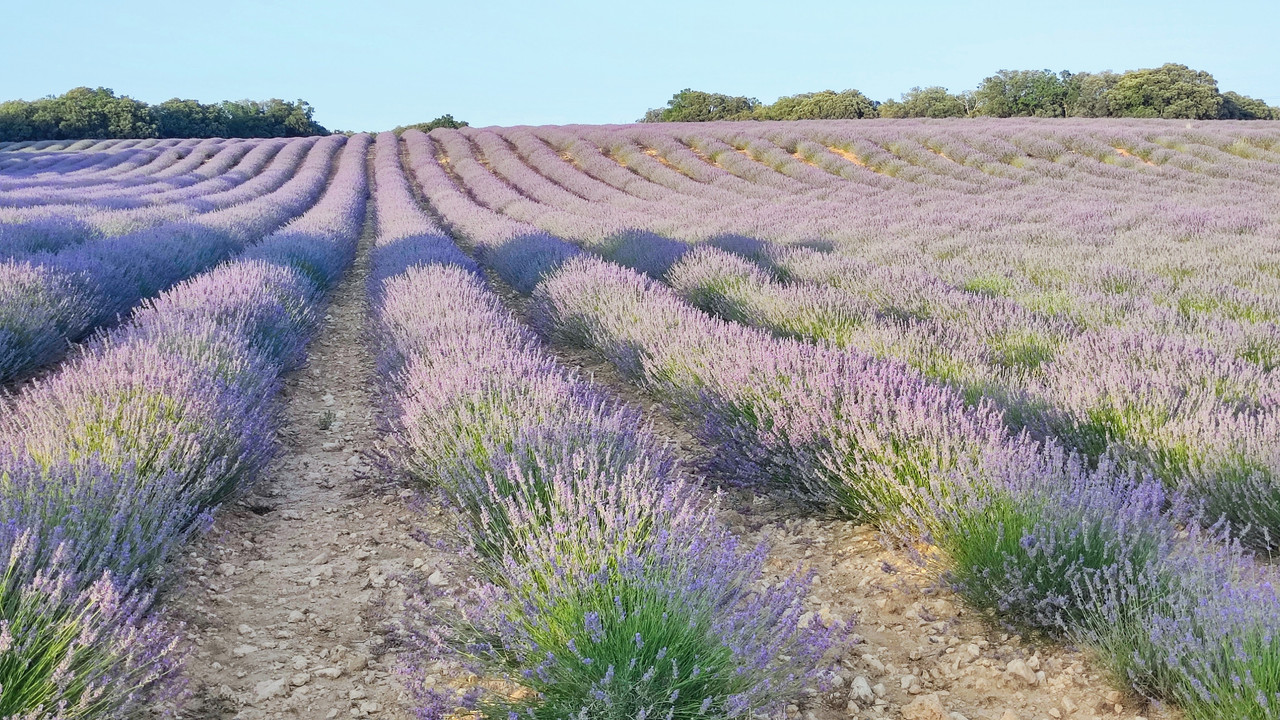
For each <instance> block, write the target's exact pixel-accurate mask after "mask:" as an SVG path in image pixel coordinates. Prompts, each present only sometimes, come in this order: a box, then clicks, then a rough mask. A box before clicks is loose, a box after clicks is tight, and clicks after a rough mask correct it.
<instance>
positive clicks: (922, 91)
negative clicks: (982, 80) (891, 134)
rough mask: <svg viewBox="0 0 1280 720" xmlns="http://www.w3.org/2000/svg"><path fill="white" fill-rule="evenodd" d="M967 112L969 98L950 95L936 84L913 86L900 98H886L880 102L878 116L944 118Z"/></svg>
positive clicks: (964, 114)
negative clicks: (925, 86) (924, 86)
mask: <svg viewBox="0 0 1280 720" xmlns="http://www.w3.org/2000/svg"><path fill="white" fill-rule="evenodd" d="M968 114H969V98H967V97H965V96H963V95H952V94H951V93H949V92H947V89H946V88H944V87H939V86H937V85H934V86H932V87H927V88H922V87H918V86H917V87H913V88H911V89H910V90H908V91H907V92H905V93H903V94H902V99H901V100H886V101H885V102H883V103H881V104H880V117H887V118H921V117H924V118H944V117H964V116H966V115H968Z"/></svg>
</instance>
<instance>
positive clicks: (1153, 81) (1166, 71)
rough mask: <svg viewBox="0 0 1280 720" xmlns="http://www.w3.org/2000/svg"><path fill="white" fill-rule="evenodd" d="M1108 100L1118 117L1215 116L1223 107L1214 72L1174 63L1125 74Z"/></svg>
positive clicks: (1209, 117)
mask: <svg viewBox="0 0 1280 720" xmlns="http://www.w3.org/2000/svg"><path fill="white" fill-rule="evenodd" d="M1107 101H1108V103H1109V104H1110V105H1111V108H1112V113H1113V114H1114V115H1116V116H1118V117H1137V118H1188V119H1193V120H1212V119H1215V118H1217V117H1218V115H1219V112H1220V111H1221V110H1222V95H1220V94H1219V93H1218V81H1217V80H1214V79H1213V76H1212V75H1210V74H1209V73H1207V72H1204V71H1203V70H1192V69H1191V68H1189V67H1187V66H1186V65H1177V64H1174V63H1167V64H1165V65H1161V66H1160V67H1158V68H1148V69H1145V70H1130V71H1129V72H1127V73H1125V74H1124V75H1121V76H1120V79H1119V80H1117V81H1116V84H1115V85H1114V86H1112V88H1111V89H1110V90H1109V91H1107Z"/></svg>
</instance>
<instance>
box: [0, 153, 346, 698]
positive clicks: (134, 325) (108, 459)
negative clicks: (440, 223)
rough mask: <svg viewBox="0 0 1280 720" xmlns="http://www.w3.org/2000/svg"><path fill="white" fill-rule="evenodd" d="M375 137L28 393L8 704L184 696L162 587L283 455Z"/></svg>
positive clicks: (15, 502)
mask: <svg viewBox="0 0 1280 720" xmlns="http://www.w3.org/2000/svg"><path fill="white" fill-rule="evenodd" d="M367 147H368V138H367V136H357V137H355V138H353V139H351V140H350V141H349V142H348V143H347V144H346V148H345V149H344V151H343V155H342V159H341V161H340V163H339V168H338V170H337V172H336V174H335V175H334V178H333V182H332V183H331V185H330V187H329V189H328V190H327V191H326V193H325V195H324V197H323V198H322V199H321V201H320V202H319V203H317V204H316V205H315V207H314V208H312V209H311V211H309V212H308V213H306V214H305V215H303V216H302V217H301V218H299V219H298V220H296V221H294V222H293V223H291V224H290V225H289V226H288V227H286V228H284V229H282V230H280V231H279V232H276V233H274V234H273V235H271V236H270V237H268V238H267V239H265V240H264V241H262V242H261V243H259V244H257V245H255V246H253V247H252V248H251V249H249V250H248V251H247V252H246V253H244V254H243V255H242V256H241V257H240V258H239V259H238V260H237V261H236V262H233V263H229V264H226V265H223V266H221V267H219V268H217V269H215V270H213V271H210V272H208V273H205V274H203V275H200V276H198V277H196V278H193V279H191V280H188V281H186V282H184V283H181V284H179V285H177V286H175V287H174V288H172V289H170V290H169V291H167V292H165V293H163V294H161V295H160V296H159V297H157V298H156V299H154V300H152V301H149V302H148V303H147V304H146V305H145V306H144V307H142V308H140V309H139V310H138V311H137V312H136V313H135V314H134V316H133V318H132V320H131V322H130V323H129V324H128V325H125V326H122V327H121V328H119V329H117V330H115V331H113V332H111V333H109V334H107V335H104V336H102V337H101V338H100V339H98V340H95V341H94V342H93V343H92V344H90V345H89V346H88V347H87V348H86V349H85V350H84V352H83V354H81V355H80V356H79V357H77V358H76V359H75V360H74V361H73V362H71V363H69V365H68V367H66V368H65V369H63V370H62V371H60V372H59V373H57V374H55V375H53V376H50V377H49V378H46V379H43V380H40V381H38V382H36V383H34V384H33V385H32V386H31V387H30V388H28V389H27V390H26V391H24V392H23V393H22V394H21V395H20V396H19V397H17V398H16V400H15V402H14V405H13V408H12V412H11V413H10V415H9V416H7V417H6V418H5V420H4V423H3V427H2V428H0V435H2V436H3V438H4V443H3V445H4V451H3V454H2V457H3V463H4V464H3V469H2V470H0V472H3V475H4V477H5V480H6V482H5V483H4V487H3V489H2V490H0V529H3V533H0V539H2V540H3V544H2V545H0V548H2V549H3V552H4V555H5V556H6V557H8V558H9V561H8V562H9V565H8V568H9V571H8V573H7V574H6V575H5V576H4V580H3V582H2V583H0V593H3V597H4V598H5V602H4V603H3V604H0V628H3V629H2V630H0V649H2V650H3V652H0V685H2V686H3V687H4V690H5V692H4V693H3V699H0V709H3V711H4V715H5V716H6V717H8V716H13V717H32V718H106V717H125V716H132V715H133V714H136V713H138V712H145V711H150V710H158V709H164V708H165V707H168V706H171V705H172V704H174V703H177V702H180V701H181V700H182V685H181V682H180V680H179V677H178V675H179V670H180V662H181V653H180V652H179V651H178V649H177V648H178V639H177V636H176V635H175V633H174V631H173V629H172V628H170V627H169V626H168V624H167V623H165V622H164V621H163V620H162V619H160V618H159V617H158V616H156V615H155V614H153V613H152V612H151V611H149V610H148V607H149V605H150V603H151V600H152V596H151V595H150V591H148V590H147V589H146V588H147V587H148V585H149V584H151V583H152V582H153V581H154V580H155V579H156V578H157V577H158V576H159V575H160V574H161V573H162V572H163V565H164V563H165V561H166V560H167V558H168V557H169V556H171V555H172V553H173V552H174V550H176V549H177V548H178V547H180V546H181V544H182V543H183V542H184V541H185V540H186V539H187V538H188V537H189V536H190V535H191V534H192V533H193V532H197V531H198V530H200V529H201V528H202V527H203V526H204V525H205V523H206V522H207V518H208V515H209V513H210V512H211V511H212V509H213V508H214V507H216V505H217V504H218V503H220V502H221V501H222V500H223V499H225V498H226V497H227V496H228V495H229V494H230V493H232V492H234V491H235V489H236V488H237V487H238V486H241V485H243V484H245V483H247V482H250V481H252V480H253V478H254V477H255V475H256V474H257V472H258V471H259V470H260V469H261V468H262V467H263V465H264V463H265V462H266V461H267V459H268V458H269V457H270V455H271V452H272V444H271V438H272V436H273V434H274V433H273V430H274V427H275V423H276V408H275V402H276V399H275V398H276V394H277V391H278V389H279V378H280V374H281V373H282V372H284V371H285V370H287V369H288V368H290V367H292V366H293V365H294V364H296V363H297V362H298V361H299V360H300V358H301V356H302V352H303V348H304V346H305V342H306V339H307V337H308V336H309V334H310V333H311V332H312V331H313V330H314V328H315V326H316V325H317V307H318V305H319V303H321V302H322V301H323V299H324V296H325V294H326V292H327V290H328V289H329V288H330V287H331V286H332V284H333V282H334V281H335V280H336V279H337V278H338V276H339V275H340V274H341V273H342V272H343V270H344V269H345V268H346V267H347V266H348V265H349V263H350V261H351V258H352V256H353V254H354V249H355V243H356V240H357V238H358V236H359V232H360V229H361V226H362V223H363V219H364V205H365V198H366V196H367V184H366V178H365V173H364V164H365V153H366V151H367Z"/></svg>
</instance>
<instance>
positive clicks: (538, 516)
mask: <svg viewBox="0 0 1280 720" xmlns="http://www.w3.org/2000/svg"><path fill="white" fill-rule="evenodd" d="M421 139H422V136H421V135H419V136H418V137H417V138H415V137H413V136H410V138H409V142H410V147H415V146H416V143H415V140H417V141H420V140H421ZM415 156H417V157H419V158H420V155H418V154H417V153H415ZM376 173H377V176H376V177H377V192H376V198H377V210H378V223H379V236H378V242H377V247H376V248H375V250H374V256H373V267H374V273H373V277H372V278H371V293H372V295H373V298H374V302H375V309H374V318H375V326H376V328H377V335H378V338H379V341H380V345H381V352H380V363H379V365H380V367H379V369H380V371H381V375H382V376H383V377H384V378H386V380H385V382H384V385H383V390H384V395H385V396H386V402H387V406H388V408H389V412H388V420H389V426H390V428H391V433H392V434H391V437H392V439H393V441H394V443H395V448H396V452H395V454H394V457H395V458H396V459H397V461H398V464H399V466H400V468H401V469H402V470H403V471H404V472H406V473H407V474H408V475H409V476H410V477H413V478H414V479H416V480H419V481H421V482H423V483H424V484H426V485H427V486H428V487H430V488H433V489H434V490H436V491H438V492H439V493H440V494H441V495H442V496H443V497H444V498H445V500H446V502H447V504H448V505H449V506H450V507H452V508H453V509H454V510H455V511H456V514H457V517H458V519H459V522H460V525H461V527H462V533H463V537H464V538H466V539H467V541H468V543H469V545H470V547H471V550H472V551H473V554H474V559H475V568H476V573H477V575H478V576H479V577H480V578H481V579H482V581H481V584H480V585H478V586H477V587H475V588H474V589H473V591H472V593H471V596H470V597H469V598H467V599H466V600H464V601H462V602H458V603H456V604H455V603H450V607H452V608H455V609H453V610H450V611H448V612H442V611H440V610H439V609H438V603H437V602H435V601H436V600H437V599H438V598H437V597H436V595H437V594H438V591H437V590H436V589H435V588H433V587H432V586H430V585H429V584H428V583H423V584H422V586H421V587H419V588H417V592H416V593H415V594H414V595H413V596H412V597H411V602H410V604H409V607H410V613H409V618H410V619H409V620H408V621H407V623H406V628H405V630H406V633H405V639H406V640H407V641H408V642H409V643H410V647H411V648H412V649H413V652H412V653H411V654H410V656H411V660H410V662H409V663H408V667H407V671H406V676H407V677H408V679H409V685H410V688H411V689H412V690H413V692H414V695H415V698H416V708H415V709H416V712H417V715H418V716H419V717H421V718H433V719H441V718H446V717H454V716H455V715H456V713H458V712H461V711H463V710H464V709H466V710H473V711H474V710H479V711H480V712H481V714H482V715H483V716H484V717H489V718H507V717H509V716H514V715H517V714H518V715H519V716H521V717H524V716H526V714H527V715H528V716H530V717H533V716H537V717H591V718H599V719H602V720H604V719H615V718H616V719H618V720H622V719H623V718H626V719H630V718H635V717H695V716H704V717H744V718H745V717H754V716H756V714H757V713H766V712H770V711H776V710H779V709H781V708H782V707H784V706H785V705H786V704H788V703H789V702H792V701H794V699H795V698H796V697H797V696H798V695H799V693H800V692H801V691H802V690H803V689H804V688H805V687H806V686H810V685H817V684H818V683H819V675H820V672H819V665H820V663H821V661H822V658H823V655H824V654H825V651H826V650H827V648H828V647H829V646H830V644H831V642H832V641H833V640H834V639H835V638H836V637H837V636H838V635H839V634H840V632H841V630H840V629H835V628H832V629H826V628H822V627H820V626H815V627H813V628H811V629H804V628H802V627H801V623H800V621H799V619H800V616H801V614H802V613H803V612H804V605H803V600H804V595H805V592H806V590H807V585H808V582H807V580H806V579H805V578H803V577H796V576H793V577H791V578H789V579H787V578H783V579H782V582H779V583H775V584H773V585H772V586H771V587H770V588H769V589H768V590H767V591H765V592H763V593H758V591H757V589H756V588H758V587H760V585H758V584H757V583H760V582H761V579H762V578H761V575H762V571H763V561H764V558H765V553H764V548H755V549H743V548H739V547H738V546H737V544H736V542H735V541H734V539H733V538H732V536H730V535H729V534H728V533H727V532H726V530H725V529H724V528H722V527H720V526H719V525H718V522H717V520H716V516H717V508H716V505H715V503H714V502H711V503H708V502H706V501H704V500H701V499H700V498H699V493H698V491H697V490H696V488H695V487H693V486H692V485H690V484H689V483H688V481H687V480H685V479H684V478H683V476H682V474H681V472H680V470H678V469H677V468H676V467H675V465H674V462H673V460H672V458H671V456H670V455H669V454H668V452H667V451H666V450H665V448H664V447H663V446H662V445H661V444H660V443H659V442H658V441H657V439H656V438H655V437H654V436H653V435H652V433H651V431H650V429H649V428H648V427H647V426H646V425H645V423H644V422H643V420H642V418H641V417H640V415H639V413H638V412H637V411H636V409H634V408H632V407H630V406H627V405H625V404H622V403H620V402H618V401H617V400H615V399H612V398H610V397H608V396H607V395H606V394H605V393H603V392H602V391H601V390H600V389H599V388H597V387H596V386H595V385H594V384H592V383H590V382H588V381H585V380H583V379H582V378H581V377H579V376H578V375H576V374H575V373H572V372H569V371H567V370H565V369H564V368H562V367H561V366H559V365H558V364H557V363H556V362H555V361H554V360H553V359H552V358H551V357H549V356H548V355H547V354H546V353H545V352H544V351H543V350H542V349H541V347H540V344H539V342H538V340H537V339H536V337H534V336H533V334H532V333H531V332H529V331H528V330H527V329H525V328H524V327H523V326H522V325H521V324H520V323H519V322H518V321H516V320H515V319H514V318H513V317H512V316H511V315H510V314H509V313H508V312H507V311H505V310H504V309H503V308H502V305H501V303H500V301H499V300H498V298H497V296H496V295H494V294H493V293H492V292H491V291H490V290H488V289H487V288H486V287H485V285H484V283H483V281H482V280H481V278H480V274H479V271H478V270H477V268H476V267H475V265H474V263H473V262H471V260H470V259H468V258H467V257H466V256H465V255H463V254H462V252H461V251H459V249H458V248H457V246H456V245H455V244H454V243H453V242H452V241H451V240H450V238H449V237H448V236H447V235H445V234H444V233H443V232H442V231H441V230H440V229H439V228H438V227H437V226H436V225H435V224H434V223H433V222H432V221H431V220H430V219H429V218H428V217H426V216H425V215H423V213H422V211H421V210H420V209H419V208H418V206H417V202H416V200H415V199H414V197H413V195H412V193H411V191H410V188H409V186H408V184H407V182H406V180H405V176H404V173H403V171H402V169H401V167H400V158H399V141H398V140H397V138H396V137H395V136H394V135H391V134H390V133H387V134H384V135H382V136H379V138H378V144H377V156H376ZM437 662H446V663H460V664H461V665H462V666H463V667H465V668H467V669H468V670H470V671H472V672H475V673H477V674H478V675H480V676H481V677H484V678H491V679H494V680H497V681H499V683H500V684H499V685H498V686H494V684H493V683H489V682H486V683H485V684H484V685H485V686H487V687H490V689H489V691H488V692H484V691H483V690H481V689H473V690H468V691H462V690H455V689H452V688H449V687H447V686H438V685H435V684H433V683H431V682H429V681H428V680H427V678H428V676H429V675H430V674H431V672H430V668H431V667H432V666H433V664H434V663H437ZM522 688H523V690H521V689H522ZM528 691H532V693H530V692H528Z"/></svg>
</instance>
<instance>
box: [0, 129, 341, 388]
mask: <svg viewBox="0 0 1280 720" xmlns="http://www.w3.org/2000/svg"><path fill="white" fill-rule="evenodd" d="M342 142H343V138H341V137H334V138H325V139H322V140H320V141H319V142H317V143H316V144H315V145H314V146H312V151H311V152H309V153H308V154H307V156H306V159H305V161H304V162H303V163H302V164H301V166H300V167H298V168H297V171H296V173H292V176H291V177H289V178H288V179H287V180H285V179H284V177H279V178H275V179H273V182H274V181H276V180H278V181H279V182H280V183H281V184H279V185H278V189H276V190H275V191H274V192H271V193H269V194H267V195H263V196H261V197H257V198H254V199H250V200H249V201H247V202H243V203H242V204H239V205H232V206H231V207H228V208H225V209H223V210H220V211H217V212H213V213H209V214H206V215H201V216H197V217H195V218H193V219H191V220H189V221H185V222H176V223H169V224H166V225H161V226H158V227H156V228H153V229H149V230H144V231H140V232H137V233H132V234H129V235H124V236H120V237H114V238H108V239H104V240H100V241H95V242H89V243H84V244H81V245H76V246H73V247H71V248H69V249H66V250H63V251H62V252H59V253H55V254H48V255H37V256H32V257H31V258H29V259H27V260H24V261H21V262H17V261H12V260H11V261H8V262H6V263H2V264H0V380H8V379H11V378H13V377H15V376H18V375H20V374H22V373H25V372H28V371H30V370H32V369H34V368H36V367H39V366H40V365H42V364H44V363H46V362H48V361H50V360H52V359H54V358H56V357H58V356H59V355H60V354H61V353H62V352H64V351H65V349H66V346H67V343H68V341H72V340H76V339H78V338H80V337H82V336H83V335H84V334H85V333H87V332H89V331H90V330H92V329H93V328H95V327H98V326H99V325H102V324H103V323H107V322H110V321H112V320H114V319H115V317H116V316H117V315H118V314H120V313H123V312H127V311H128V310H129V309H130V308H131V307H133V306H134V305H136V304H137V303H138V302H139V301H140V300H142V299H143V298H147V297H151V296H153V295H155V294H156V293H158V292H160V291H161V290H164V289H165V288H167V287H169V286H170V285H172V284H173V283H175V282H178V281H180V280H182V279H184V278H187V277H190V276H191V275H193V274H194V273H197V272H200V271H202V270H204V269H207V268H209V267H211V266H213V265H214V264H216V263H218V262H221V261H222V260H225V259H226V258H228V257H230V256H231V255H232V254H234V253H235V252H237V251H239V250H241V249H243V248H244V247H245V246H246V245H248V244H249V243H252V242H256V241H258V240H259V239H261V238H262V237H264V236H266V235H267V234H269V233H271V232H272V231H274V230H275V229H276V228H278V227H280V226H281V225H283V224H284V223H286V222H288V221H289V220H290V219H291V218H293V217H295V216H297V215H299V214H300V213H302V212H303V211H304V210H306V209H307V208H308V207H310V206H311V205H312V204H314V203H315V201H316V198H318V197H319V195H320V193H321V192H322V191H323V190H324V187H325V185H326V183H327V182H328V179H329V166H330V161H331V159H332V157H333V154H334V153H335V152H336V151H337V150H338V148H339V147H340V146H341V144H342ZM251 184H252V183H246V184H245V185H242V186H241V187H239V188H237V190H246V189H248V188H249V186H250V185H251ZM257 189H259V188H254V190H257ZM235 192H236V191H232V193H235Z"/></svg>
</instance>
